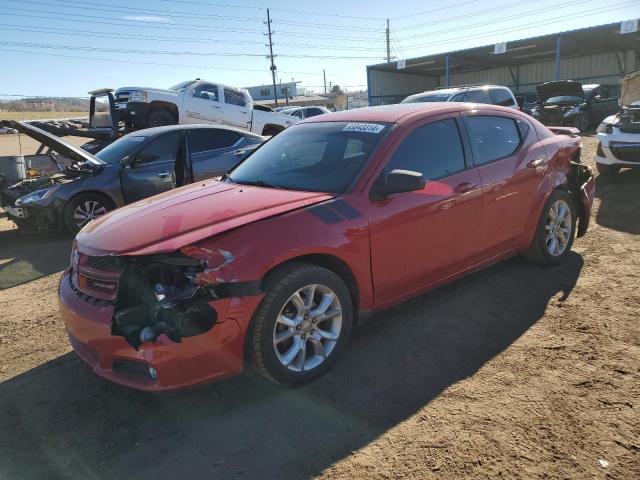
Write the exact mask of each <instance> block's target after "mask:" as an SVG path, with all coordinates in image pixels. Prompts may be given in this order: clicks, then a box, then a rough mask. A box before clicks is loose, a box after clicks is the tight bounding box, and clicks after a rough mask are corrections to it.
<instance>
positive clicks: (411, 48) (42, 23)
mask: <svg viewBox="0 0 640 480" xmlns="http://www.w3.org/2000/svg"><path fill="white" fill-rule="evenodd" d="M267 7H269V8H271V17H272V20H273V26H272V29H273V30H274V31H275V34H274V36H273V40H274V53H275V54H276V55H278V57H277V58H276V65H277V67H278V79H279V80H282V81H283V82H284V81H290V80H291V79H295V80H299V81H301V82H302V85H303V86H306V87H308V88H309V89H310V90H315V91H321V89H322V70H323V68H324V69H326V72H327V82H329V81H331V82H333V83H334V84H336V83H337V84H340V85H343V86H347V87H348V89H349V90H359V89H364V88H365V84H366V73H365V66H366V65H367V64H374V63H380V62H381V61H383V59H384V57H385V55H386V50H385V48H386V47H385V26H386V20H385V19H386V18H390V21H391V39H392V42H391V50H392V56H394V57H396V58H411V57H415V56H420V55H426V54H430V53H437V52H444V51H449V50H455V49H460V48H465V47H472V46H478V45H487V44H493V43H496V42H502V41H509V40H515V39H519V38H526V37H531V36H536V35H541V34H546V33H553V32H558V31H564V30H571V29H575V28H581V27H586V26H591V25H598V24H603V23H609V22H617V21H620V20H626V19H631V18H637V17H638V16H640V15H639V14H640V0H611V1H610V2H604V3H603V2H602V1H601V0H586V1H580V2H578V1H569V0H538V1H535V2H533V1H530V0H450V1H443V2H416V1H415V0H393V1H389V0H386V1H366V2H365V1H351V2H344V1H338V0H324V1H323V2H300V1H291V0H258V1H253V2H243V1H241V0H217V1H216V0H153V1H151V0H138V1H134V0H129V1H125V0H88V1H83V0H0V12H2V13H0V65H2V72H3V75H2V80H0V94H18V95H54V96H67V95H71V96H76V95H85V94H86V92H87V91H89V90H92V89H96V88H102V87H113V88H116V87H120V86H148V87H168V86H170V85H173V84H176V83H178V82H180V81H183V80H188V79H192V78H196V77H201V78H207V79H211V80H215V81H218V82H221V83H226V84H230V85H235V86H249V85H258V84H261V83H270V82H271V75H270V71H269V68H268V60H267V59H266V58H265V56H266V55H267V53H268V48H267V47H266V46H265V43H266V37H265V35H264V34H265V33H266V31H267V29H266V25H264V23H263V21H265V20H266V8H267ZM318 57H320V58H318Z"/></svg>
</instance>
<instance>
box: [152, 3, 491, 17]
mask: <svg viewBox="0 0 640 480" xmlns="http://www.w3.org/2000/svg"><path fill="white" fill-rule="evenodd" d="M162 1H163V2H170V3H186V4H194V5H208V6H212V7H225V8H246V9H259V10H262V7H257V6H253V5H251V6H248V5H234V4H231V3H213V2H195V1H192V0H162ZM474 1H479V0H474ZM271 10H273V11H279V12H285V13H299V14H302V15H318V16H323V17H336V18H350V19H359V20H374V21H381V20H384V19H383V18H377V17H364V16H358V15H343V14H338V13H326V12H317V11H315V12H314V11H309V10H294V9H288V8H272V9H271Z"/></svg>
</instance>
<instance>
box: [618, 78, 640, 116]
mask: <svg viewBox="0 0 640 480" xmlns="http://www.w3.org/2000/svg"><path fill="white" fill-rule="evenodd" d="M634 102H635V103H636V104H638V102H640V70H636V71H635V72H631V73H629V74H628V75H625V76H624V78H623V79H622V80H621V81H620V105H621V106H623V107H628V106H629V105H631V104H632V103H634Z"/></svg>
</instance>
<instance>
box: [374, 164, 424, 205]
mask: <svg viewBox="0 0 640 480" xmlns="http://www.w3.org/2000/svg"><path fill="white" fill-rule="evenodd" d="M425 185H426V181H425V179H424V177H423V176H422V174H421V173H420V172H414V171H412V170H392V171H391V173H389V175H387V176H386V177H385V176H384V175H383V176H381V177H380V178H379V179H378V180H377V181H376V183H375V184H374V186H373V188H372V189H371V198H372V200H382V199H383V198H387V197H388V196H390V195H393V194H394V193H403V192H415V191H416V190H422V189H423V188H424V186H425Z"/></svg>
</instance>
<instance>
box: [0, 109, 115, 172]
mask: <svg viewBox="0 0 640 480" xmlns="http://www.w3.org/2000/svg"><path fill="white" fill-rule="evenodd" d="M1 124H2V126H3V127H9V128H14V129H16V130H17V131H18V132H20V133H23V134H25V135H27V136H28V137H31V138H33V139H34V140H36V141H38V142H40V143H42V144H43V145H45V146H47V147H49V148H51V149H52V150H54V151H56V152H58V153H59V154H60V155H62V156H64V157H67V158H68V159H70V160H72V161H74V162H82V163H84V162H89V163H92V164H94V165H106V163H104V162H103V161H102V160H100V159H99V158H96V157H94V156H93V155H91V154H90V153H89V152H86V151H84V150H83V149H81V148H80V147H76V146H75V145H72V144H70V143H69V142H65V141H64V140H63V139H61V138H60V137H56V136H55V135H53V134H52V133H49V132H45V131H44V130H41V129H40V128H38V127H34V126H33V125H30V124H28V123H25V122H16V121H14V120H3V121H2V122H1Z"/></svg>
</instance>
